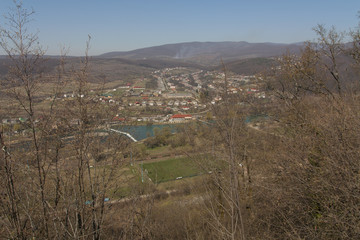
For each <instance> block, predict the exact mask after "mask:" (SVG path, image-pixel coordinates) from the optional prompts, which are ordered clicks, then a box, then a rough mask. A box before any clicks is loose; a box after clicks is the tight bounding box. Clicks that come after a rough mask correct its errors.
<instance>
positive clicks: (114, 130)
mask: <svg viewBox="0 0 360 240" xmlns="http://www.w3.org/2000/svg"><path fill="white" fill-rule="evenodd" d="M110 131H111V132H116V133H120V134H123V135H126V136H127V137H129V138H130V139H131V140H133V141H134V142H137V140H136V139H135V138H134V137H133V136H131V135H130V133H127V132H122V131H119V130H116V129H112V128H110Z"/></svg>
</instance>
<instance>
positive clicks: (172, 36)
mask: <svg viewBox="0 0 360 240" xmlns="http://www.w3.org/2000/svg"><path fill="white" fill-rule="evenodd" d="M23 6H24V7H25V8H27V9H33V10H34V11H35V14H34V15H33V21H32V22H30V23H29V29H31V30H32V31H34V32H37V31H38V34H39V39H40V43H41V45H42V46H43V47H44V48H46V49H47V54H49V55H58V54H60V49H61V48H64V47H65V48H67V49H69V53H68V55H74V56H79V55H84V51H85V47H86V41H87V38H88V35H90V36H91V43H90V44H91V48H90V51H89V54H90V55H98V54H102V53H106V52H111V51H129V50H134V49H139V48H144V47H151V46H157V45H163V44H169V43H179V42H193V41H200V42H219V41H247V42H274V43H295V42H302V41H307V40H309V41H313V40H315V39H316V35H315V33H314V31H313V30H312V29H313V28H314V27H315V26H316V25H317V24H324V25H325V26H326V27H331V26H335V27H336V29H337V30H339V31H348V30H350V29H354V28H355V27H358V26H359V21H360V18H359V17H358V16H359V11H360V1H359V0H237V1H236V0H23ZM13 7H14V3H13V0H0V15H1V18H0V26H1V27H4V26H6V25H5V19H4V17H3V16H4V15H6V14H7V13H8V12H9V11H10V9H11V8H13ZM0 54H3V52H1V51H0Z"/></svg>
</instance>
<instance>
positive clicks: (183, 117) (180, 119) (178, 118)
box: [169, 114, 192, 122]
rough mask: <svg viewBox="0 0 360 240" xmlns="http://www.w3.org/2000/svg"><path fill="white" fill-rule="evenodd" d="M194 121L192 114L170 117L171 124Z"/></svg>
mask: <svg viewBox="0 0 360 240" xmlns="http://www.w3.org/2000/svg"><path fill="white" fill-rule="evenodd" d="M189 120H192V115H190V114H174V115H172V116H171V117H170V120H169V121H170V122H184V121H189Z"/></svg>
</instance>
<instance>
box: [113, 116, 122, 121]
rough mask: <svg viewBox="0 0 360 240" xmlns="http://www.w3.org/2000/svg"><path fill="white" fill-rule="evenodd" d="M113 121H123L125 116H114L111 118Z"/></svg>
mask: <svg viewBox="0 0 360 240" xmlns="http://www.w3.org/2000/svg"><path fill="white" fill-rule="evenodd" d="M113 121H119V122H124V121H125V118H122V117H119V116H115V117H114V118H113Z"/></svg>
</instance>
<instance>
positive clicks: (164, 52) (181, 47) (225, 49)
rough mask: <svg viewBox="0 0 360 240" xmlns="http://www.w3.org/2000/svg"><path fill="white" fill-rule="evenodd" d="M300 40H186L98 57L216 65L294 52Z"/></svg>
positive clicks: (297, 50) (298, 46)
mask: <svg viewBox="0 0 360 240" xmlns="http://www.w3.org/2000/svg"><path fill="white" fill-rule="evenodd" d="M302 46H303V43H294V44H281V43H249V42H244V41H243V42H186V43H176V44H166V45H161V46H155V47H148V48H141V49H136V50H132V51H127V52H109V53H105V54H101V55H99V56H97V57H100V58H123V59H132V60H140V59H142V60H145V59H172V60H181V61H186V62H193V63H197V64H201V65H218V64H219V62H220V61H221V59H223V60H224V61H234V60H241V59H248V58H265V57H266V58H268V57H275V56H280V55H282V54H284V53H285V52H286V51H290V52H292V53H297V52H299V51H300V48H301V47H302Z"/></svg>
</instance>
